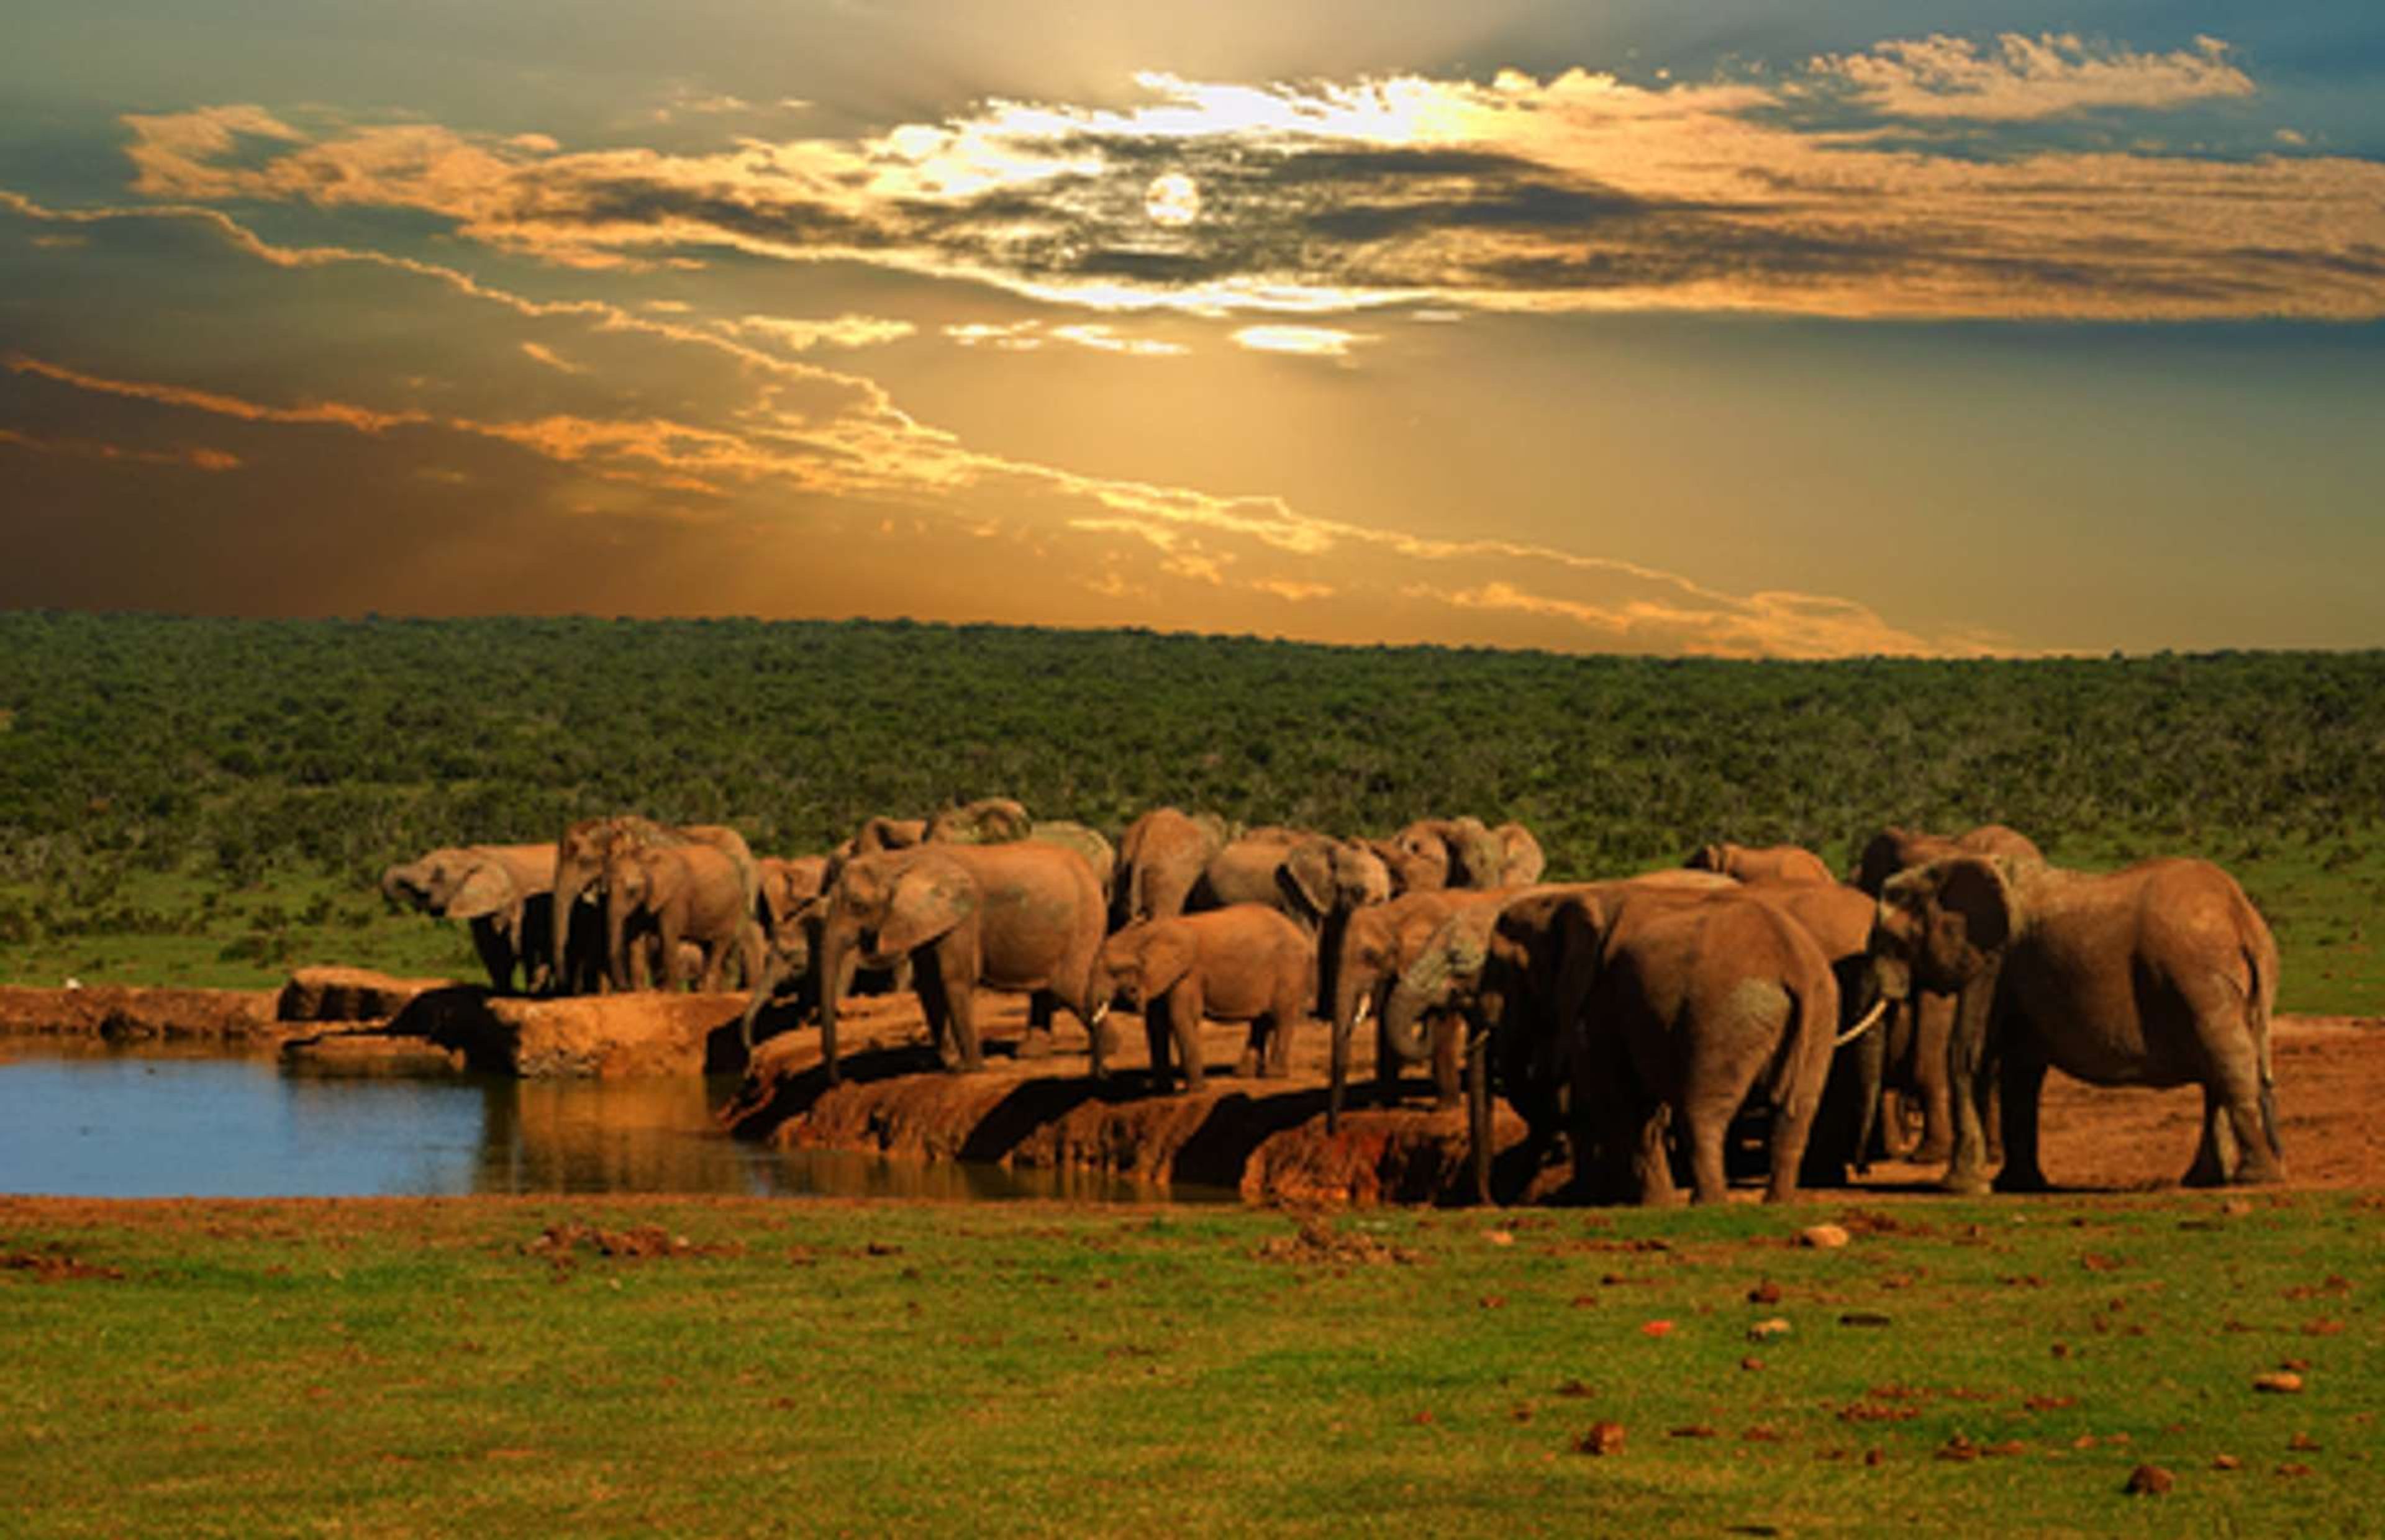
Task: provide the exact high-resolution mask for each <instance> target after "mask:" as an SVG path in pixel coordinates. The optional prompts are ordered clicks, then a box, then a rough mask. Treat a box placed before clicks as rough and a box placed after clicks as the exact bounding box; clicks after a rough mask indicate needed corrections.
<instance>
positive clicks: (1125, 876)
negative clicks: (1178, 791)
mask: <svg viewBox="0 0 2385 1540" xmlns="http://www.w3.org/2000/svg"><path fill="white" fill-rule="evenodd" d="M1227 839H1228V830H1227V827H1226V821H1225V820H1224V819H1223V818H1220V817H1218V816H1217V814H1216V813H1184V812H1182V811H1180V810H1179V809H1177V808H1172V807H1157V808H1154V809H1152V810H1151V811H1150V812H1148V813H1144V814H1143V816H1142V817H1140V818H1137V819H1136V820H1135V821H1134V822H1133V823H1131V824H1129V825H1128V826H1127V827H1126V833H1125V835H1123V836H1122V837H1121V838H1119V840H1118V858H1117V863H1116V866H1115V867H1114V869H1113V871H1114V875H1113V877H1112V881H1111V884H1110V928H1111V929H1113V930H1122V929H1124V928H1125V927H1126V926H1128V925H1132V924H1134V923H1135V922H1136V921H1138V920H1165V919H1170V918H1173V917H1174V916H1176V915H1178V914H1181V913H1184V906H1185V901H1186V900H1188V899H1190V898H1191V897H1192V894H1193V885H1194V884H1196V883H1198V882H1199V881H1200V880H1201V874H1202V873H1203V872H1204V871H1205V870H1206V869H1207V868H1208V865H1209V863H1210V862H1211V861H1213V860H1215V859H1216V858H1217V852H1218V851H1222V850H1224V849H1225V848H1226V842H1227Z"/></svg>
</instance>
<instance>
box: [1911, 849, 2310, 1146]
mask: <svg viewBox="0 0 2385 1540" xmlns="http://www.w3.org/2000/svg"><path fill="white" fill-rule="evenodd" d="M1871 950H1872V959H1873V963H1874V967H1875V968H1876V970H1877V972H1878V975H1879V987H1880V988H1881V990H1882V992H1883V993H1884V994H1886V995H1887V996H1889V997H1890V998H1901V997H1904V996H1905V995H1907V994H1909V993H1910V992H1911V990H1912V989H1913V988H1914V987H1921V988H1929V989H1939V990H1943V991H1946V992H1949V993H1952V994H1954V996H1955V997H1956V1000H1955V1011H1954V1037H1953V1042H1952V1045H1951V1048H1950V1049H1949V1052H1948V1056H1947V1066H1948V1080H1949V1091H1950V1094H1951V1097H1952V1099H1953V1103H1954V1152H1953V1154H1952V1155H1951V1156H1950V1158H1949V1160H1948V1163H1947V1168H1946V1174H1945V1176H1944V1178H1943V1180H1942V1186H1945V1187H1946V1188H1947V1189H1948V1190H1950V1191H1954V1192H1966V1193H1968V1192H1979V1191H1983V1190H1985V1189H1986V1188H1987V1187H1988V1186H1989V1183H1988V1180H1987V1177H1986V1166H1987V1159H1986V1150H1985V1148H1984V1147H1985V1143H1986V1141H1985V1139H1984V1137H1983V1136H1982V1129H1981V1120H1982V1115H1983V1114H1984V1112H1985V1111H1986V1107H1985V1093H1986V1089H1987V1086H1988V1084H1989V1077H1988V1071H1989V1069H1990V1068H1991V1067H1993V1068H1994V1069H1995V1070H1996V1072H1997V1075H1996V1078H1997V1080H1998V1082H1999V1083H2000V1084H2001V1087H2002V1089H2003V1094H2004V1106H2003V1110H2002V1115H2001V1119H2000V1121H2001V1122H2002V1124H2003V1128H2004V1162H2003V1166H2002V1169H2000V1170H1999V1171H1998V1172H1997V1173H1996V1175H1995V1179H1994V1184H1993V1186H1995V1188H1996V1190H1998V1191H2004V1192H2029V1191H2038V1190H2042V1189H2043V1188H2044V1186H2046V1181H2045V1174H2044V1171H2043V1169H2042V1167H2041V1166H2040V1164H2039V1160H2038V1104H2039V1098H2040V1096H2041V1095H2042V1091H2043V1089H2044V1085H2045V1072H2046V1070H2047V1068H2048V1067H2049V1066H2052V1067H2056V1068H2059V1069H2061V1070H2062V1071H2063V1072H2064V1073H2065V1074H2070V1075H2072V1076H2074V1077H2076V1078H2078V1079H2080V1080H2084V1081H2086V1082H2087V1083H2089V1084H2090V1085H2097V1086H2156V1087H2167V1086H2184V1085H2200V1086H2201V1087H2203V1101H2204V1118H2203V1131H2202V1136H2201V1139H2200V1141H2199V1143H2198V1145H2197V1148H2196V1150H2195V1156H2194V1161H2193V1163H2192V1164H2191V1166H2189V1167H2188V1169H2187V1172H2186V1175H2185V1178H2184V1179H2185V1181H2186V1182H2187V1183H2188V1184H2189V1185H2191V1186H2216V1185H2219V1184H2221V1183H2224V1182H2228V1181H2230V1180H2234V1181H2239V1182H2248V1183H2251V1182H2276V1181H2281V1180H2283V1179H2284V1176H2285V1161H2284V1156H2283V1152H2282V1150H2281V1149H2280V1148H2279V1141H2278V1120H2277V1104H2276V1074H2275V1068H2274V1065H2273V1063H2272V1061H2271V1045H2270V1041H2269V1027H2270V1021H2271V1018H2272V1016H2273V1014H2274V1012H2275V1011H2276V1008H2277V995H2278V946H2277V941H2276V939H2275V938H2273V937H2272V936H2271V935H2270V933H2269V927H2268V925H2266V923H2265V922H2264V921H2263V920H2262V918H2261V914H2260V912H2259V911H2258V910H2256V909H2254V907H2253V903H2252V900H2249V899H2247V898H2246V897H2245V896H2244V890H2243V889H2242V888H2240V887H2238V886H2237V884H2236V881H2235V879H2234V878H2233V877H2230V876H2229V875H2228V874H2227V873H2226V872H2225V871H2223V870H2221V869H2220V868H2219V867H2217V866H2216V865H2214V864H2212V863H2210V862H2207V861H2202V860H2196V859H2192V858H2178V857H2172V858H2165V859H2158V860H2154V861H2146V862H2141V863H2138V864H2136V865H2133V866H2129V867H2127V868H2124V869H2123V870H2121V871H2117V872H2109V873H2088V872H2073V871H2066V870H2064V869H2062V868H2059V867H2055V866H2052V865H2048V864H2046V863H2043V862H2030V861H2026V860H2021V861H2017V860H2014V859H2013V858H2011V857H2009V856H1982V855H1974V854H1963V855H1953V856H1943V857H1941V858H1939V859H1937V860H1935V861H1932V862H1929V863H1927V864H1926V865H1922V866H1918V867H1914V868H1910V869H1908V870H1905V871H1903V872H1900V873H1898V874H1897V875H1896V876H1892V877H1890V878H1889V879H1888V880H1887V882H1886V883H1884V884H1883V885H1882V887H1881V890H1880V898H1879V911H1878V917H1877V919H1876V920H1875V922H1874V925H1873V929H1872V940H1871Z"/></svg>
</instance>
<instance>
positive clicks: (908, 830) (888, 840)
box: [837, 816, 928, 856]
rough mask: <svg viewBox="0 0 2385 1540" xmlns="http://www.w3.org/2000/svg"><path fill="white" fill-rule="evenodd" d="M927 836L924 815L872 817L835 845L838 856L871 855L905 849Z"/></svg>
mask: <svg viewBox="0 0 2385 1540" xmlns="http://www.w3.org/2000/svg"><path fill="white" fill-rule="evenodd" d="M927 838H928V821H927V820H926V819H925V818H887V817H883V816H880V817H877V818H872V819H870V820H869V821H868V822H867V823H865V824H863V825H862V826H861V827H860V828H859V829H857V830H855V833H854V836H853V838H850V839H848V840H846V841H845V842H844V843H843V845H841V846H839V847H838V848H837V853H838V854H839V855H845V856H855V855H875V854H877V853H878V852H879V851H907V850H909V849H910V848H911V847H912V846H914V845H919V844H924V843H926V842H927Z"/></svg>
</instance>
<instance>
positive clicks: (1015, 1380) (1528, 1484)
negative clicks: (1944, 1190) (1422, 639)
mask: <svg viewBox="0 0 2385 1540" xmlns="http://www.w3.org/2000/svg"><path fill="white" fill-rule="evenodd" d="M1821 1221H1834V1222H1836V1223H1841V1224H1842V1225H1844V1226H1845V1228H1846V1229H1847V1230H1848V1231H1850V1232H1851V1233H1852V1235H1853V1237H1854V1238H1853V1240H1852V1242H1851V1244H1849V1245H1847V1246H1845V1247H1844V1248H1837V1249H1815V1248H1803V1247H1800V1246H1798V1245H1796V1244H1795V1243H1794V1240H1793V1238H1792V1237H1793V1236H1795V1234H1796V1232H1797V1230H1798V1228H1799V1227H1800V1226H1802V1225H1805V1224H1810V1223H1817V1222H1821ZM2381 1241H2385V1201H2380V1200H2379V1199H2378V1198H2357V1197H2354V1196H2351V1195H2345V1194H2293V1195H2283V1196H2275V1197H2272V1196H2267V1195H2263V1196H2257V1197H2254V1198H2227V1197H2220V1196H2204V1195H2193V1196H2179V1195H2170V1196H2161V1197H2153V1196H2146V1197H2130V1198H2094V1199H2087V1198H2057V1199H2049V1200H2035V1201H2027V1202H2021V1201H2002V1202H1989V1203H1954V1202H1936V1201H1928V1202H1895V1203H1892V1204H1891V1205H1889V1206H1886V1207H1884V1208H1881V1209H1876V1210H1871V1211H1847V1210H1845V1209H1844V1208H1843V1207H1842V1206H1838V1205H1829V1204H1824V1205H1817V1206H1814V1207H1812V1208H1810V1209H1805V1210H1798V1211H1765V1210H1761V1209H1757V1208H1754V1207H1751V1206H1743V1205H1732V1206H1729V1207H1728V1208H1727V1209H1724V1210H1719V1211H1696V1212H1686V1211H1677V1212H1669V1213H1655V1214H1642V1213H1630V1212H1623V1213H1577V1212H1559V1213H1552V1214H1505V1215H1503V1214H1476V1213H1457V1212H1392V1213H1384V1214H1371V1213H1370V1214H1364V1215H1344V1216H1337V1217H1334V1218H1330V1219H1327V1220H1323V1221H1308V1222H1303V1221H1301V1220H1298V1219H1296V1218H1293V1217H1291V1216H1287V1215H1285V1214H1282V1213H1275V1212H1266V1211H1239V1210H1217V1211H1212V1210H1205V1209H1180V1208H1178V1209H1154V1208H1134V1209H1114V1210H1087V1209H1081V1208H1079V1209H1062V1208H1055V1207H1049V1206H1044V1205H1040V1204H1022V1205H1017V1206H1009V1205H1000V1206H983V1205H980V1206H975V1207H968V1208H962V1207H951V1206H943V1205H930V1204H903V1205H894V1204H884V1205H879V1204H864V1203H843V1202H830V1201H814V1202H800V1203H793V1202H779V1203H765V1202H750V1203H749V1202H731V1203H693V1202H678V1201H671V1200H646V1201H638V1200H612V1199H604V1200H549V1199H521V1200H509V1199H497V1200H473V1201H468V1202H453V1201H450V1202H442V1201H435V1200H425V1201H404V1200H401V1201H386V1202H382V1201H376V1202H305V1203H296V1202H290V1203H260V1204H246V1203H206V1204H158V1205H152V1204H114V1205H92V1204H66V1203H52V1202H44V1201H41V1200H32V1199H8V1198H0V1264H5V1265H0V1341H5V1342H6V1344H8V1359H7V1363H8V1369H7V1372H6V1374H5V1375H0V1490H6V1491H7V1492H8V1493H9V1494H10V1495H11V1496H10V1499H9V1505H8V1506H9V1509H10V1510H11V1512H10V1523H11V1525H12V1526H13V1527H12V1529H11V1533H21V1534H44V1535H47V1534H122V1533H135V1534H164V1533H172V1534H241V1535H252V1534H301V1533H304V1534H318V1533H355V1534H375V1535H399V1534H486V1533H524V1534H529V1533H535V1534H608V1533H621V1532H629V1531H633V1530H635V1531H648V1530H659V1531H661V1532H664V1533H672V1534H752V1533H790V1532H792V1533H811V1532H857V1533H870V1532H879V1531H883V1530H887V1529H901V1530H905V1531H909V1532H915V1533H916V1532H922V1531H931V1532H936V1533H955V1532H957V1533H972V1534H974V1533H1066V1534H1085V1533H1107V1534H1116V1533H1131V1532H1137V1531H1141V1532H1146V1533H1152V1532H1163V1531H1164V1532H1165V1533H1171V1534H1179V1533H1195V1534H1197V1533H1203V1532H1205V1531H1211V1530H1218V1529H1223V1530H1226V1531H1228V1532H1238V1531H1247V1530H1254V1529H1266V1530H1281V1531H1304V1532H1305V1531H1319V1532H1360V1531H1380V1530H1382V1529H1384V1528H1386V1527H1388V1526H1390V1525H1392V1524H1397V1525H1399V1526H1400V1527H1401V1528H1402V1529H1403V1530H1406V1531H1416V1532H1423V1533H1434V1534H1457V1533H1492V1532H1496V1531H1500V1530H1516V1529H1520V1530H1527V1531H1533V1532H1555V1531H1560V1530H1562V1531H1566V1532H1569V1533H1577V1534H1579V1533H1585V1532H1589V1533H1596V1532H1608V1533H1613V1532H1617V1531H1628V1530H1637V1529H1640V1528H1642V1526H1651V1525H1662V1526H1665V1527H1666V1528H1667V1529H1672V1528H1675V1527H1677V1526H1689V1527H1692V1528H1694V1529H1698V1530H1703V1531H1707V1532H1713V1531H1717V1530H1720V1531H1725V1532H1730V1533H1753V1534H1770V1533H1807V1532H1813V1531H1821V1530H1842V1531H1861V1532H1887V1531H1892V1530H1893V1531H1908V1530H1910V1529H1911V1528H1912V1527H1913V1526H1914V1525H1916V1524H1921V1525H1925V1526H1928V1527H1930V1528H1938V1527H1942V1526H1944V1525H1946V1524H1948V1523H1950V1522H1951V1523H1952V1524H1954V1526H1956V1527H1957V1528H1958V1529H1959V1530H1961V1531H1967V1532H1971V1533H1980V1532H1985V1531H1987V1530H1989V1529H1990V1528H1991V1526H1992V1527H1993V1528H1994V1529H1996V1530H2022V1531H2028V1532H2032V1533H2042V1532H2048V1531H2055V1532H2063V1531H2067V1532H2094V1533H2098V1534H2102V1533H2109V1532H2119V1533H2156V1534H2179V1533H2216V1532H2231V1533H2232V1532H2242V1533H2254V1534H2354V1533H2374V1530H2375V1526H2376V1522H2377V1515H2378V1514H2379V1512H2380V1511H2385V1470H2380V1469H2379V1459H2380V1457H2381V1456H2385V1445H2380V1440H2379V1436H2378V1428H2377V1425H2376V1418H2377V1415H2378V1410H2377V1409H2379V1408H2380V1407H2385V1354H2380V1330H2381V1329H2385V1318H2380V1316H2379V1310H2378V1291H2379V1286H2380V1283H2385V1280H2380V1278H2379V1273H2378V1271H2377V1266H2376V1259H2377V1258H2378V1256H2379V1254H2380V1242H2381ZM1766 1323H1781V1325H1779V1326H1777V1327H1767V1324H1766ZM1752 1334H1754V1335H1752ZM2286 1366H2299V1367H2296V1368H2294V1369H2293V1372H2295V1373H2297V1374H2299V1376H2300V1380H2301V1386H2302V1387H2301V1388H2300V1389H2299V1390H2295V1391H2288V1392H2265V1391H2262V1390H2258V1389H2256V1388H2255V1379H2256V1376H2260V1375H2262V1374H2265V1373H2268V1372H2276V1371H2279V1369H2280V1368H2281V1367H2286ZM1602 1423H1611V1424H1614V1425H1615V1429H1616V1430H1619V1434H1618V1433H1617V1432H1615V1431H1610V1432H1608V1433H1607V1434H1605V1435H1604V1441H1613V1440H1615V1439H1617V1437H1618V1436H1619V1444H1618V1445H1617V1447H1614V1448H1612V1449H1611V1451H1610V1452H1605V1453H1592V1452H1586V1450H1585V1446H1587V1445H1594V1444H1597V1443H1599V1442H1602V1441H1603V1440H1602V1439H1601V1438H1600V1437H1594V1436H1593V1429H1594V1428H1596V1427H1597V1426H1598V1425H1599V1424H1602ZM2221 1457H2227V1459H2229V1460H2232V1461H2234V1462H2236V1463H2235V1464H2234V1465H2233V1466H2232V1467H2229V1466H2226V1465H2225V1464H2224V1462H2221ZM2216 1462H2219V1463H2216ZM2144 1463H2150V1464H2154V1465H2158V1466H2160V1467H2163V1468H2164V1469H2166V1471H2167V1472H2170V1473H2171V1475H2172V1476H2173V1478H2174V1481H2175V1485H2174V1488H2173V1489H2172V1490H2170V1491H2168V1492H2167V1493H2166V1494H2165V1495H2161V1496H2149V1497H2130V1496H2127V1495H2124V1492H2123V1488H2124V1486H2125V1485H2126V1484H2127V1483H2128V1482H2129V1476H2130V1473H2131V1472H2132V1471H2133V1470H2134V1469H2135V1468H2136V1467H2137V1466H2139V1465H2140V1464H2144Z"/></svg>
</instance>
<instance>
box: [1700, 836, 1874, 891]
mask: <svg viewBox="0 0 2385 1540" xmlns="http://www.w3.org/2000/svg"><path fill="white" fill-rule="evenodd" d="M1681 864H1682V865H1683V866H1686V867H1688V868H1689V869H1690V870H1691V871H1693V872H1720V873H1721V874H1722V875H1723V876H1727V877H1734V878H1736V879H1738V880H1739V881H1741V882H1836V881H1838V880H1839V879H1838V877H1837V876H1836V875H1835V874H1833V873H1832V872H1831V870H1830V867H1829V863H1828V862H1825V861H1824V860H1823V859H1822V858H1821V857H1820V856H1817V855H1816V854H1815V853H1814V852H1813V851H1809V850H1807V849H1805V848H1804V846H1803V845H1731V844H1713V845H1701V846H1699V847H1698V848H1697V849H1696V850H1694V851H1691V852H1690V858H1689V859H1688V860H1687V861H1684V862H1682V863H1681Z"/></svg>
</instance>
